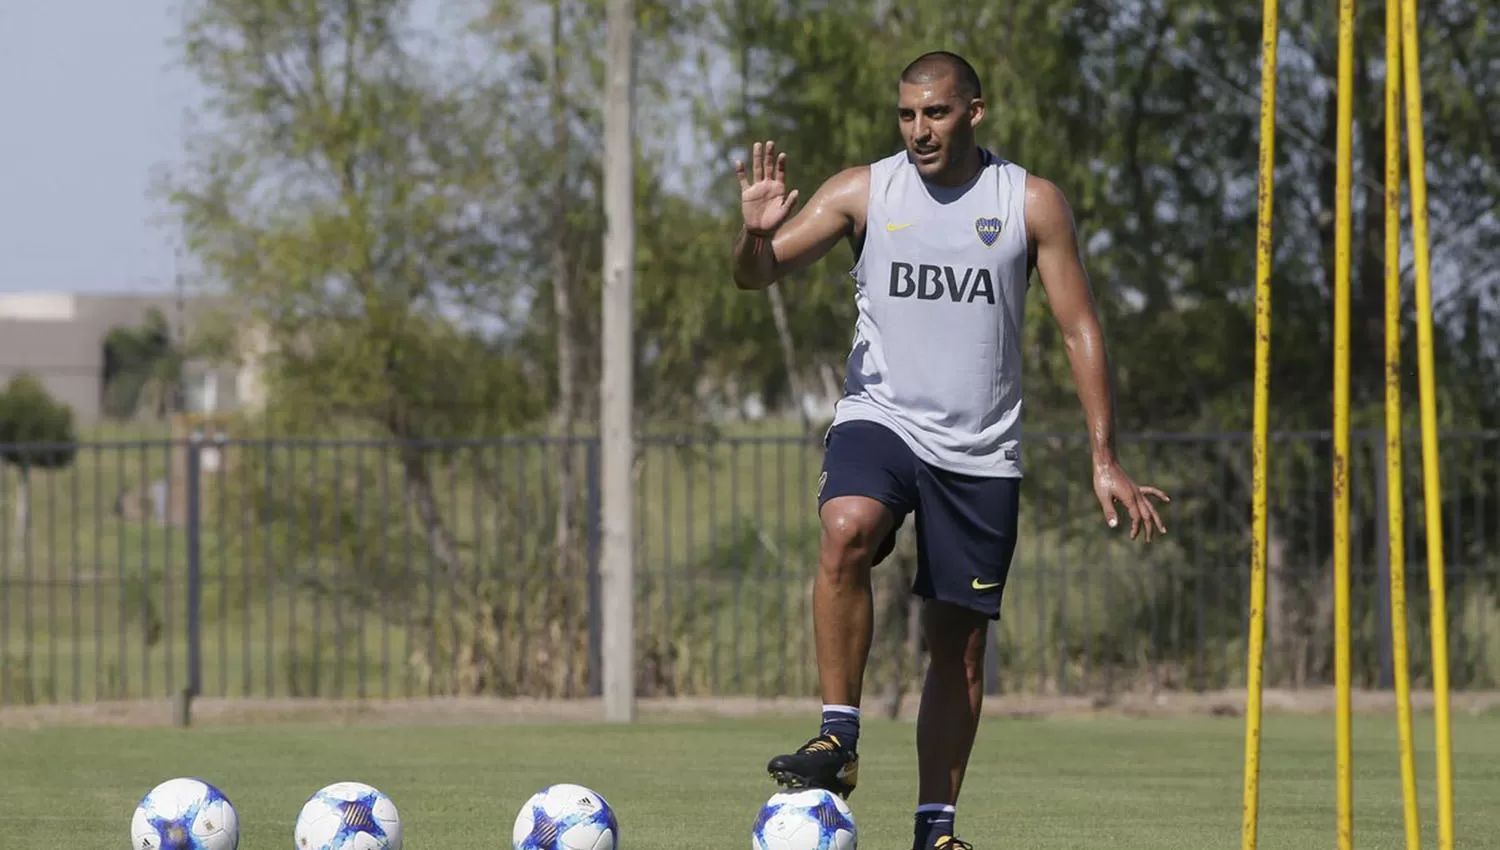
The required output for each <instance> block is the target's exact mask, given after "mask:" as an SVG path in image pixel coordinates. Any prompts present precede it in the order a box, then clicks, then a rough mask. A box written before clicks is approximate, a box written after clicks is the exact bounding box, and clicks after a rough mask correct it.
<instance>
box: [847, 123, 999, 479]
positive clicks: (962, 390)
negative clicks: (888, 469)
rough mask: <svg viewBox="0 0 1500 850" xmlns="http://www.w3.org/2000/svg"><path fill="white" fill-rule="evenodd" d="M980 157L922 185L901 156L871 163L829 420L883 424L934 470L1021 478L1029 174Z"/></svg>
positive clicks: (987, 154)
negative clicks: (851, 324) (852, 314)
mask: <svg viewBox="0 0 1500 850" xmlns="http://www.w3.org/2000/svg"><path fill="white" fill-rule="evenodd" d="M981 157H982V167H981V169H980V172H979V175H978V176H977V177H976V178H975V179H974V180H972V181H970V182H969V183H966V184H965V185H963V186H958V187H953V188H951V189H950V188H944V187H941V186H932V185H929V184H927V183H926V181H924V180H923V179H922V177H921V175H920V174H918V173H917V169H916V167H915V166H914V165H912V164H911V163H910V162H909V161H908V160H907V155H906V152H905V151H903V152H901V153H899V154H896V155H894V156H890V157H886V158H885V159H882V160H879V161H877V162H874V163H872V164H871V166H870V198H869V206H868V212H867V213H866V223H865V241H864V247H863V249H862V250H861V251H860V255H859V259H858V260H857V261H856V262H855V264H854V268H853V269H852V270H851V271H850V274H851V275H852V276H853V277H854V280H855V283H856V287H855V295H854V299H855V305H856V306H857V308H858V310H859V318H858V321H857V323H856V324H855V332H854V345H853V349H852V351H851V352H850V354H849V361H848V366H847V369H846V373H845V377H844V396H843V398H841V399H840V400H839V403H838V406H837V408H836V410H835V413H834V420H833V421H834V424H838V423H840V422H845V421H849V420H857V419H858V420H872V421H875V422H879V423H881V424H883V425H885V426H887V427H889V428H891V429H893V430H894V431H895V432H896V433H897V434H899V435H900V436H901V437H902V438H903V439H904V440H905V441H906V443H907V444H908V445H909V446H911V449H912V451H913V453H915V454H916V456H917V457H919V458H921V459H922V460H924V461H926V462H927V463H929V464H931V465H933V466H935V467H938V468H940V469H946V470H950V471H953V472H959V473H965V474H969V475H980V476H987V477H998V478H1019V477H1021V446H1020V443H1021V329H1022V328H1023V327H1024V325H1025V323H1024V322H1023V321H1022V319H1023V315H1024V308H1025V304H1026V290H1027V287H1028V285H1029V284H1028V277H1029V275H1028V267H1027V239H1026V225H1025V221H1026V219H1025V199H1026V171H1025V169H1023V168H1021V167H1020V166H1018V165H1015V164H1014V163H1011V162H1007V161H1005V160H1003V159H1000V158H999V157H998V156H995V155H994V154H993V153H991V152H989V151H987V150H981Z"/></svg>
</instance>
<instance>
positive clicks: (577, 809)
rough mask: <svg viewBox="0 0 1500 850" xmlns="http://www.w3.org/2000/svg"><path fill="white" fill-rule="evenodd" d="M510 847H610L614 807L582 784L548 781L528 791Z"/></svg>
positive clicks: (615, 838) (616, 838)
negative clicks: (534, 790) (537, 788)
mask: <svg viewBox="0 0 1500 850" xmlns="http://www.w3.org/2000/svg"><path fill="white" fill-rule="evenodd" d="M511 842H512V844H513V846H514V850H614V848H615V847H617V846H619V843H620V824H619V821H617V820H616V819H615V812H614V809H611V808H610V807H609V803H606V802H605V801H604V798H603V797H601V796H600V795H599V794H598V793H597V792H595V791H593V790H592V789H589V788H585V787H583V786H582V785H572V784H569V783H560V784H557V785H549V786H547V787H546V788H543V789H542V790H540V791H538V792H536V793H535V794H532V795H531V799H529V800H527V801H526V804H525V805H524V806H522V807H521V811H520V813H519V814H517V815H516V825H515V828H514V829H513V830H512V831H511Z"/></svg>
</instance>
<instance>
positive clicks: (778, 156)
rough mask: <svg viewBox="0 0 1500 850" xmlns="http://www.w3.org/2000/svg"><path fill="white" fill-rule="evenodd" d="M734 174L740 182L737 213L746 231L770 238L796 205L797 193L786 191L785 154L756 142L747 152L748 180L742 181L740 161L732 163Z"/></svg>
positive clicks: (743, 166) (742, 171)
mask: <svg viewBox="0 0 1500 850" xmlns="http://www.w3.org/2000/svg"><path fill="white" fill-rule="evenodd" d="M734 173H735V176H737V177H739V180H740V212H741V213H742V214H743V215H744V217H745V230H746V232H748V233H750V234H751V235H752V236H759V237H769V236H771V234H773V233H775V232H776V228H778V227H780V226H781V225H782V223H784V222H785V221H786V220H787V217H788V216H790V215H791V213H792V206H793V205H794V204H795V203H796V202H797V190H796V189H793V190H792V191H790V192H788V191H787V189H786V154H784V153H777V152H776V143H775V142H766V143H764V144H762V143H760V142H756V143H755V144H754V145H753V146H752V147H751V149H750V178H749V179H748V180H747V179H746V178H745V163H744V162H743V161H741V160H735V163H734Z"/></svg>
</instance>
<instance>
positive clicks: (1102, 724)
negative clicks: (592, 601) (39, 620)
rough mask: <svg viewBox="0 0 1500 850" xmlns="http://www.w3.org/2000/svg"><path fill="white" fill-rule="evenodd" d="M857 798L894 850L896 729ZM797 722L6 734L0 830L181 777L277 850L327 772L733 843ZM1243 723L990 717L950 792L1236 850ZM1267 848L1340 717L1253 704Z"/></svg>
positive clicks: (1375, 732)
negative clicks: (227, 801)
mask: <svg viewBox="0 0 1500 850" xmlns="http://www.w3.org/2000/svg"><path fill="white" fill-rule="evenodd" d="M867 727H868V728H867V730H866V732H865V735H864V738H863V742H862V745H861V750H862V753H863V759H864V763H863V766H862V770H861V785H860V789H859V791H858V792H857V793H856V794H855V795H854V797H853V799H852V800H851V804H852V807H853V810H854V814H855V818H856V820H857V822H858V825H859V830H860V839H861V843H862V845H863V846H864V847H865V848H867V850H869V849H870V848H877V849H878V850H905V848H906V847H907V846H908V842H909V841H910V829H911V826H910V819H911V808H912V803H913V799H912V798H913V794H914V776H913V766H914V765H913V756H912V751H911V740H912V728H911V726H910V724H906V723H899V722H889V721H878V722H877V721H871V722H869V723H868V724H867ZM807 731H808V728H807V722H805V721H803V722H795V721H786V720H754V721H741V722H727V721H712V722H703V723H676V724H671V723H666V722H649V723H642V724H640V725H638V726H635V727H633V728H623V729H622V728H618V727H606V726H592V725H577V726H561V725H559V726H536V725H508V726H506V725H499V726H484V727H473V726H463V727H460V726H436V727H435V726H427V727H389V728H385V727H369V726H349V727H340V726H332V725H303V726H296V725H279V726H257V727H248V726H239V727H235V726H219V727H199V728H194V729H189V730H177V729H117V728H85V729H78V728H69V729H59V728H53V729H38V730H4V731H0V764H3V765H4V770H3V771H0V836H3V838H0V846H5V847H17V848H20V847H77V848H85V847H86V848H110V847H119V848H124V847H125V844H126V841H127V840H128V837H127V836H128V823H129V816H130V811H131V808H132V807H133V805H134V804H135V802H136V800H137V799H138V798H139V796H140V795H141V794H142V793H144V792H145V791H146V790H147V789H148V788H149V787H150V786H151V785H152V784H153V783H155V782H157V781H159V780H161V779H165V778H168V777H171V776H175V775H194V776H200V777H203V778H205V779H208V780H209V781H212V782H215V783H216V784H218V785H219V786H220V787H221V788H222V789H223V790H224V791H225V793H227V794H228V795H229V796H230V798H231V799H232V800H233V801H234V802H235V804H236V805H237V807H238V809H239V813H240V819H241V825H242V833H241V834H242V838H241V843H240V846H241V848H243V850H273V848H284V847H287V846H289V842H290V841H291V829H292V820H293V818H294V817H295V815H296V812H297V810H298V808H299V807H300V805H301V803H302V801H303V800H304V798H305V797H306V796H307V795H309V794H310V793H312V792H313V791H314V790H316V789H317V788H319V787H321V786H322V785H324V784H327V783H329V782H333V781H336V780H341V779H358V780H362V781H366V782H370V783H372V784H374V785H376V786H377V787H379V788H381V789H382V790H384V791H386V792H387V793H389V794H390V795H391V796H392V797H393V798H394V800H395V801H396V804H397V806H398V807H399V808H400V810H401V814H402V817H403V820H404V823H405V827H406V837H407V843H406V846H407V847H408V848H411V850H438V848H441V850H464V849H465V848H474V850H495V849H496V848H503V847H506V846H508V845H507V842H508V841H509V834H510V828H511V821H512V819H513V817H514V814H515V811H516V809H517V807H518V806H519V805H520V804H521V802H522V801H523V800H524V799H525V798H526V796H527V795H528V794H529V793H530V792H532V791H533V790H535V789H536V788H537V787H539V786H541V785H543V784H545V783H549V782H556V781H572V782H579V783H582V784H585V785H589V786H591V787H594V788H595V789H597V790H598V791H600V792H601V793H602V794H604V795H605V796H606V797H607V798H608V799H609V801H610V802H611V803H612V804H613V805H614V806H615V808H616V810H617V811H618V813H619V816H620V819H621V822H622V832H623V836H622V838H623V846H624V847H625V848H656V847H662V848H665V847H685V846H686V847H726V848H740V847H744V846H746V842H747V840H748V837H749V836H748V833H749V829H750V823H751V821H752V820H753V818H754V815H755V811H756V808H757V806H758V805H759V803H760V802H761V801H762V800H763V799H764V798H765V796H767V795H768V794H769V793H770V791H771V786H770V784H769V782H768V780H767V779H766V778H765V776H764V774H762V773H761V772H760V768H761V765H762V764H763V763H764V760H765V758H766V757H767V756H768V755H770V754H772V753H774V752H776V751H777V750H778V749H780V748H782V747H786V746H788V745H791V744H793V743H798V742H800V741H801V739H802V738H803V737H804V736H805V734H806V733H807ZM1242 733H1243V721H1242V720H1240V719H1236V718H1208V717H1202V718H1190V719H1182V718H1174V719H1161V718H1153V719H1118V718H1111V719H1104V718H1096V719H1079V718H1070V719H1002V718H993V719H987V720H986V724H985V726H984V728H983V729H982V730H981V733H980V741H979V744H978V752H977V754H976V758H975V762H974V764H973V765H972V767H971V768H970V771H969V779H968V788H967V790H966V792H965V795H964V798H963V800H962V801H961V803H960V806H959V820H958V823H959V828H960V830H959V831H960V832H961V833H962V834H963V835H964V836H965V837H967V838H968V839H969V840H971V841H973V842H974V843H975V845H976V847H977V848H979V850H1004V849H1005V848H1027V850H1045V848H1056V850H1080V848H1112V850H1179V849H1180V850H1210V848H1236V847H1238V846H1239V813H1240V770H1241V759H1242V752H1243V744H1242V740H1243V739H1242ZM1418 740H1419V744H1420V750H1419V762H1418V776H1419V785H1420V788H1421V792H1422V805H1423V821H1424V822H1423V827H1424V829H1423V832H1424V837H1425V842H1426V844H1427V846H1430V847H1436V846H1437V844H1436V833H1435V829H1434V820H1433V819H1434V816H1435V815H1434V812H1435V808H1434V805H1433V782H1432V779H1431V774H1432V758H1431V749H1432V743H1431V741H1432V735H1431V726H1430V722H1429V721H1428V720H1427V718H1421V719H1419V723H1418ZM1454 753H1455V763H1456V771H1457V777H1456V783H1455V784H1456V788H1457V800H1458V807H1457V808H1458V816H1457V828H1458V842H1457V846H1458V847H1460V848H1470V850H1478V848H1486V847H1500V806H1497V805H1496V804H1495V801H1496V800H1500V716H1495V715H1488V716H1478V717H1476V716H1467V715H1466V716H1462V717H1459V718H1457V719H1456V721H1455V726H1454ZM1355 759H1356V767H1357V771H1356V783H1355V806H1356V825H1355V840H1356V844H1357V846H1358V847H1360V848H1361V850H1378V848H1399V847H1402V846H1404V841H1403V838H1402V828H1401V803H1400V785H1399V779H1398V776H1399V774H1398V770H1397V760H1396V757H1395V736H1394V723H1393V721H1392V720H1391V719H1390V718H1388V717H1382V716H1363V715H1362V716H1359V717H1357V718H1356V735H1355ZM1263 765H1264V786H1263V792H1262V825H1261V833H1260V834H1261V846H1262V847H1265V848H1304V847H1329V846H1332V845H1333V843H1334V787H1333V768H1334V763H1333V724H1332V720H1331V718H1328V717H1305V716H1295V717H1293V716H1285V717H1283V716H1271V717H1268V718H1267V726H1266V735H1265V754H1264V760H1263Z"/></svg>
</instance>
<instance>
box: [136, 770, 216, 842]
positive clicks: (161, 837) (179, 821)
mask: <svg viewBox="0 0 1500 850" xmlns="http://www.w3.org/2000/svg"><path fill="white" fill-rule="evenodd" d="M239 844H240V817H239V813H238V812H236V811H235V810H234V805H233V804H232V803H230V802H229V798H228V797H225V796H224V792H222V791H220V790H219V789H217V788H215V787H214V786H212V785H210V784H208V783H207V782H204V781H203V780H201V779H189V778H186V777H179V778H177V779H168V780H167V781H166V782H163V783H162V784H160V785H158V786H156V787H155V788H152V789H151V791H150V792H148V793H147V794H146V796H145V797H143V798H141V802H140V804H139V805H137V806H136V807H135V815H134V816H133V817H131V819H130V847H131V850H235V848H236V847H238V846H239Z"/></svg>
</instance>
